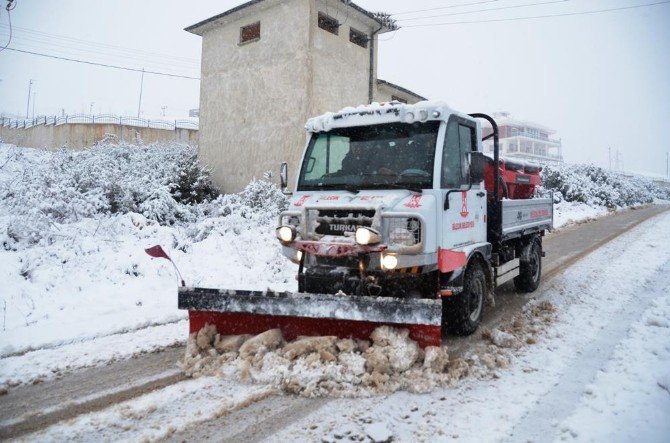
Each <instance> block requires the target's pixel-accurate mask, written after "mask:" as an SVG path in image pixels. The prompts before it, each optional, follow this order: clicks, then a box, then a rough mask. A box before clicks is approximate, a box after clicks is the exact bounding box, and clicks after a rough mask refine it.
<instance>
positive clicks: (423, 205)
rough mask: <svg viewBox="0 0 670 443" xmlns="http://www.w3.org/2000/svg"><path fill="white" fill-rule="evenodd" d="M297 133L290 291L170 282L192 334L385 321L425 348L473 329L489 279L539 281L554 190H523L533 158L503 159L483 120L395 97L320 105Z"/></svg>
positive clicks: (360, 331)
mask: <svg viewBox="0 0 670 443" xmlns="http://www.w3.org/2000/svg"><path fill="white" fill-rule="evenodd" d="M482 120H485V121H488V124H489V125H487V128H486V130H487V132H488V133H489V134H488V135H487V136H486V137H484V140H486V139H489V138H493V146H494V149H493V156H492V158H491V157H489V156H486V155H484V153H483V147H482V141H483V140H482V127H481V121H482ZM489 126H490V127H489ZM306 130H307V133H308V142H307V145H306V147H305V151H304V154H303V157H302V163H301V166H300V170H299V173H298V174H297V179H296V184H295V192H294V193H293V194H292V197H291V199H290V204H289V207H288V209H287V210H286V211H285V212H283V213H282V214H281V215H280V217H279V223H278V225H279V226H278V228H277V230H276V235H277V238H278V239H279V241H280V242H281V245H282V248H283V253H284V255H285V256H286V257H288V259H290V260H291V261H293V262H294V263H295V264H296V265H297V280H298V291H297V292H272V291H263V292H259V291H249V290H239V289H234V290H232V289H207V288H193V287H183V288H179V296H178V299H179V308H181V309H188V310H189V319H190V330H191V332H196V331H198V330H199V329H201V328H202V327H203V326H204V325H205V324H207V323H209V324H213V325H215V326H216V327H217V330H218V332H219V333H220V334H223V335H229V334H256V333H260V332H263V331H266V330H268V329H272V328H280V329H281V330H282V332H283V334H284V337H286V338H287V339H289V340H291V339H294V338H296V337H298V336H303V335H336V336H339V337H343V338H344V337H351V338H362V339H367V338H368V337H369V335H370V334H371V333H372V331H373V330H374V329H375V328H376V327H378V326H380V325H383V324H386V325H391V326H396V327H401V328H407V329H409V331H410V337H411V338H412V339H414V340H416V341H417V342H418V343H419V344H420V345H421V346H423V347H425V346H429V345H439V344H440V342H441V337H442V335H443V333H445V332H452V333H455V334H461V335H466V334H471V333H473V332H474V331H475V330H476V329H477V327H478V325H479V324H480V322H481V320H482V315H483V313H484V310H485V302H486V298H487V296H488V295H489V294H492V291H493V290H494V289H495V288H496V287H497V286H500V285H501V284H503V283H506V282H508V281H510V280H513V282H514V285H515V286H516V289H517V290H518V291H522V292H531V291H534V290H535V289H536V288H537V287H538V285H539V282H540V276H541V270H542V257H543V256H544V254H543V251H542V237H543V235H544V233H545V231H547V230H549V229H550V228H551V227H552V222H553V206H552V199H550V198H532V197H533V195H534V191H535V188H536V186H538V185H539V183H540V170H541V168H540V167H538V166H536V165H532V164H525V163H522V162H518V161H513V160H509V159H508V160H506V159H502V158H500V156H499V149H498V127H497V125H496V122H495V121H494V120H493V119H492V118H491V117H489V116H488V115H485V114H470V115H467V114H462V113H460V112H457V111H454V110H453V109H451V108H449V107H448V106H447V105H446V104H444V103H441V102H429V101H425V102H420V103H417V104H414V105H407V104H402V103H398V102H392V103H388V104H381V105H380V104H372V105H368V106H361V107H358V108H346V109H343V110H342V111H340V112H337V113H328V114H324V115H322V116H319V117H316V118H312V119H310V120H309V121H308V122H307V124H306ZM281 166H282V168H281V179H282V187H283V188H286V184H287V176H288V173H287V170H288V168H287V165H286V163H284V164H282V165H281Z"/></svg>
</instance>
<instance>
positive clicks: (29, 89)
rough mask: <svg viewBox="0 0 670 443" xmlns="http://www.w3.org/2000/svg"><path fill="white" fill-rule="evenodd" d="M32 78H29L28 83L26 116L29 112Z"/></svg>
mask: <svg viewBox="0 0 670 443" xmlns="http://www.w3.org/2000/svg"><path fill="white" fill-rule="evenodd" d="M33 81H34V80H33V79H30V83H28V103H26V118H28V115H29V114H30V94H31V92H32V89H33Z"/></svg>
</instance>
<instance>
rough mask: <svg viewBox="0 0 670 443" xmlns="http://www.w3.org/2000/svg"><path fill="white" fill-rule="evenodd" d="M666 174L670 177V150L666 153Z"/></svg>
mask: <svg viewBox="0 0 670 443" xmlns="http://www.w3.org/2000/svg"><path fill="white" fill-rule="evenodd" d="M665 176H666V177H668V178H670V152H666V153H665Z"/></svg>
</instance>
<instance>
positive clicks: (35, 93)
mask: <svg viewBox="0 0 670 443" xmlns="http://www.w3.org/2000/svg"><path fill="white" fill-rule="evenodd" d="M36 95H37V91H33V120H34V119H35V96H36Z"/></svg>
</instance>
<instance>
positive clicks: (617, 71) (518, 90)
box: [0, 0, 670, 174]
mask: <svg viewBox="0 0 670 443" xmlns="http://www.w3.org/2000/svg"><path fill="white" fill-rule="evenodd" d="M331 1H335V0H331ZM659 1H660V0H566V1H552V0H493V1H488V2H484V1H482V0H479V1H478V0H449V1H437V0H415V1H412V2H408V1H397V0H359V1H358V2H356V3H357V4H359V5H360V6H362V7H364V8H366V9H369V10H372V11H378V10H383V11H386V12H389V13H398V14H399V15H396V16H395V18H397V19H398V20H399V24H400V25H401V26H403V28H402V29H401V30H399V31H397V32H395V33H389V34H384V35H382V36H381V37H380V39H381V40H382V41H381V42H380V53H379V77H380V78H383V79H385V80H388V81H391V82H393V83H397V84H400V85H402V86H404V87H407V88H409V89H412V90H414V91H415V92H417V93H419V94H421V95H424V96H426V97H429V98H431V99H440V100H444V101H446V102H448V103H449V104H451V105H452V106H453V107H455V108H457V109H459V110H462V111H465V112H493V111H496V110H507V111H510V112H512V113H513V114H514V115H515V116H517V117H519V118H522V119H528V120H533V121H537V122H539V123H542V124H544V125H546V126H549V127H552V128H555V129H556V130H557V131H558V133H557V134H556V135H557V136H558V137H561V138H562V140H563V147H564V155H565V157H566V159H567V160H568V161H572V162H593V163H596V164H599V165H601V166H608V147H611V148H612V152H613V153H615V152H616V151H617V150H618V151H619V153H620V154H619V155H620V160H621V163H622V164H623V166H624V167H625V168H626V169H628V170H635V171H648V172H653V173H657V174H665V168H666V166H665V165H666V153H667V152H668V151H669V150H670V143H669V142H668V135H667V132H668V129H667V126H668V121H670V3H669V2H664V3H663V4H658V5H652V6H646V7H641V8H635V9H624V10H620V11H611V12H604V13H597V14H581V15H568V16H559V17H550V18H540V19H532V20H505V19H518V18H521V17H529V16H544V15H555V14H571V13H577V12H585V11H595V10H601V9H612V8H619V7H628V6H632V5H645V4H649V3H656V2H659ZM5 2H6V0H0V4H1V5H2V6H3V7H2V10H1V12H0V47H2V46H4V45H5V44H6V43H7V38H8V35H9V30H8V25H7V18H8V17H7V12H6V11H5V10H4V5H5ZM15 3H16V8H15V9H14V10H13V11H12V13H11V14H12V15H11V17H12V24H13V26H14V32H13V37H12V42H11V44H10V46H9V48H15V49H23V50H27V51H32V52H40V53H46V54H52V55H59V56H64V57H68V58H77V59H81V60H87V61H94V62H100V63H106V64H110V65H117V66H123V67H130V68H140V69H141V68H143V67H144V68H146V69H147V70H154V71H160V72H165V73H173V74H179V75H185V76H191V77H198V76H199V63H200V42H201V39H200V37H197V36H194V35H192V34H189V33H187V32H185V31H184V30H183V28H184V27H186V26H188V25H191V24H193V23H196V22H198V21H200V20H202V19H205V18H208V17H210V16H212V15H215V14H218V13H221V12H223V11H225V10H227V9H229V8H231V7H234V6H236V5H238V4H241V3H243V2H242V1H240V0H237V1H232V0H219V1H214V0H207V1H204V0H201V1H191V2H185V1H183V0H182V1H173V0H143V1H132V0H115V1H85V0H80V1H75V0H61V1H58V2H54V1H47V0H16V1H15ZM472 3H478V4H472ZM535 3H545V4H542V5H534V6H523V5H529V4H535ZM464 4H470V5H469V6H462V5H464ZM458 5H461V6H458ZM445 6H455V7H450V8H445ZM515 6H522V7H515ZM434 8H443V9H434ZM498 8H506V9H498ZM426 9H433V10H430V11H426V12H415V13H405V14H402V13H403V12H407V11H416V10H426ZM483 9H496V10H491V11H482V10H483ZM447 14H449V15H447ZM427 16H436V17H432V18H423V17H427ZM500 19H503V20H504V21H491V20H500ZM454 22H476V23H457V24H454ZM443 23H450V24H446V25H440V24H443ZM419 24H421V25H428V26H416V27H410V25H419ZM0 79H1V80H2V81H0V112H2V113H4V114H19V115H25V113H26V104H27V98H28V83H29V81H30V79H33V80H34V85H33V87H34V89H33V90H34V91H35V115H39V114H55V113H60V112H61V110H62V109H64V110H65V112H67V113H74V112H88V111H89V109H92V110H93V112H94V113H108V112H109V113H116V114H128V115H136V114H137V111H138V101H139V100H138V96H139V87H140V74H139V73H136V72H128V71H122V70H118V69H111V68H104V67H96V66H89V65H84V64H78V63H72V62H67V61H61V60H54V59H48V58H43V57H38V56H34V55H28V54H23V53H18V52H13V51H9V50H5V51H3V52H1V53H0ZM198 91H199V84H198V81H197V80H190V79H177V78H168V77H160V76H156V75H152V74H146V75H145V78H144V91H143V99H142V109H141V111H142V114H143V115H145V116H159V115H160V114H161V113H162V109H161V108H162V107H163V106H165V107H167V108H166V109H165V112H166V114H167V115H168V116H172V117H182V116H186V115H188V110H189V109H191V108H197V107H198V100H199V97H198ZM91 103H93V105H92V107H91ZM29 114H30V115H31V116H32V105H31V109H29Z"/></svg>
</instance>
